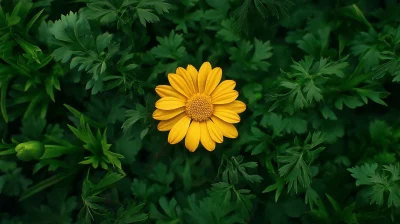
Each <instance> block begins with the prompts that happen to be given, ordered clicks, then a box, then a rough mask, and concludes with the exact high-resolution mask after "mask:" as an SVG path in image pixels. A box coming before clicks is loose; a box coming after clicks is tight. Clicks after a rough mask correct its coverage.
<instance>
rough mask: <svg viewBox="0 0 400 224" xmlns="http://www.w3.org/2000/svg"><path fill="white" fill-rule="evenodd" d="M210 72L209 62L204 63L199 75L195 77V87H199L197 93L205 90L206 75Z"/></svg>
mask: <svg viewBox="0 0 400 224" xmlns="http://www.w3.org/2000/svg"><path fill="white" fill-rule="evenodd" d="M210 72H211V64H210V62H204V63H203V64H202V65H201V67H200V71H199V75H198V76H197V86H198V87H199V93H203V92H204V89H205V88H206V82H207V77H208V74H210Z"/></svg>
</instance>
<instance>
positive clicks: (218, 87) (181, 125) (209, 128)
mask: <svg viewBox="0 0 400 224" xmlns="http://www.w3.org/2000/svg"><path fill="white" fill-rule="evenodd" d="M221 78H222V69H221V68H219V67H216V68H214V69H213V68H212V67H211V64H210V63H209V62H204V63H203V64H202V66H201V67H200V70H199V71H197V69H196V68H195V67H193V66H192V65H188V66H187V68H186V69H184V68H182V67H179V68H177V69H176V74H168V81H169V83H170V85H159V86H157V87H156V92H157V94H158V95H159V96H160V97H161V99H159V100H158V101H157V102H156V104H155V106H156V108H157V109H156V110H155V111H154V113H153V118H154V119H156V120H159V121H160V123H159V124H158V126H157V129H158V130H159V131H169V134H168V142H169V143H170V144H177V143H179V142H180V141H182V140H183V138H185V146H186V148H187V149H188V150H189V151H190V152H194V151H196V149H197V148H198V146H199V143H201V144H202V145H203V147H204V148H205V149H206V150H208V151H213V150H214V149H215V145H216V143H222V142H223V138H224V136H225V137H227V138H236V137H237V136H238V132H237V130H236V128H235V126H234V125H233V124H235V123H239V122H240V117H239V115H238V114H240V113H242V112H243V111H245V110H246V105H245V104H244V103H243V102H241V101H238V100H236V99H237V97H238V96H239V93H238V91H236V90H234V88H235V86H236V83H235V81H233V80H225V81H223V82H221ZM220 82H221V83H220Z"/></svg>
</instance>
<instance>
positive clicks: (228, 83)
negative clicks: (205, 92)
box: [211, 80, 236, 98]
mask: <svg viewBox="0 0 400 224" xmlns="http://www.w3.org/2000/svg"><path fill="white" fill-rule="evenodd" d="M235 86H236V82H235V81H233V80H224V81H222V82H221V83H220V84H219V85H218V86H217V88H215V90H214V91H213V92H212V93H211V97H212V98H215V97H219V96H220V95H224V94H225V93H228V92H230V91H231V90H233V89H234V88H235Z"/></svg>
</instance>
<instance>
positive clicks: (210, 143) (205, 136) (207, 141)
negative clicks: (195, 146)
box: [200, 122, 215, 151]
mask: <svg viewBox="0 0 400 224" xmlns="http://www.w3.org/2000/svg"><path fill="white" fill-rule="evenodd" d="M200 134H201V136H200V142H201V144H202V145H203V147H204V148H205V149H206V150H208V151H214V149H215V142H214V140H212V138H211V136H210V133H209V132H208V128H207V124H206V122H200Z"/></svg>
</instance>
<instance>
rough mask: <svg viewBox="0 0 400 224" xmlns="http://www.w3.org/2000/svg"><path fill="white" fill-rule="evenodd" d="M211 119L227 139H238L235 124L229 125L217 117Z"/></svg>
mask: <svg viewBox="0 0 400 224" xmlns="http://www.w3.org/2000/svg"><path fill="white" fill-rule="evenodd" d="M211 119H212V121H213V122H214V124H215V125H216V126H217V128H218V129H219V130H220V131H221V132H222V135H224V136H225V137H227V138H236V137H237V136H238V135H239V133H238V131H237V130H236V128H235V126H234V125H233V124H230V123H227V122H225V121H223V120H221V119H219V118H218V117H215V116H212V117H211Z"/></svg>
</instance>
